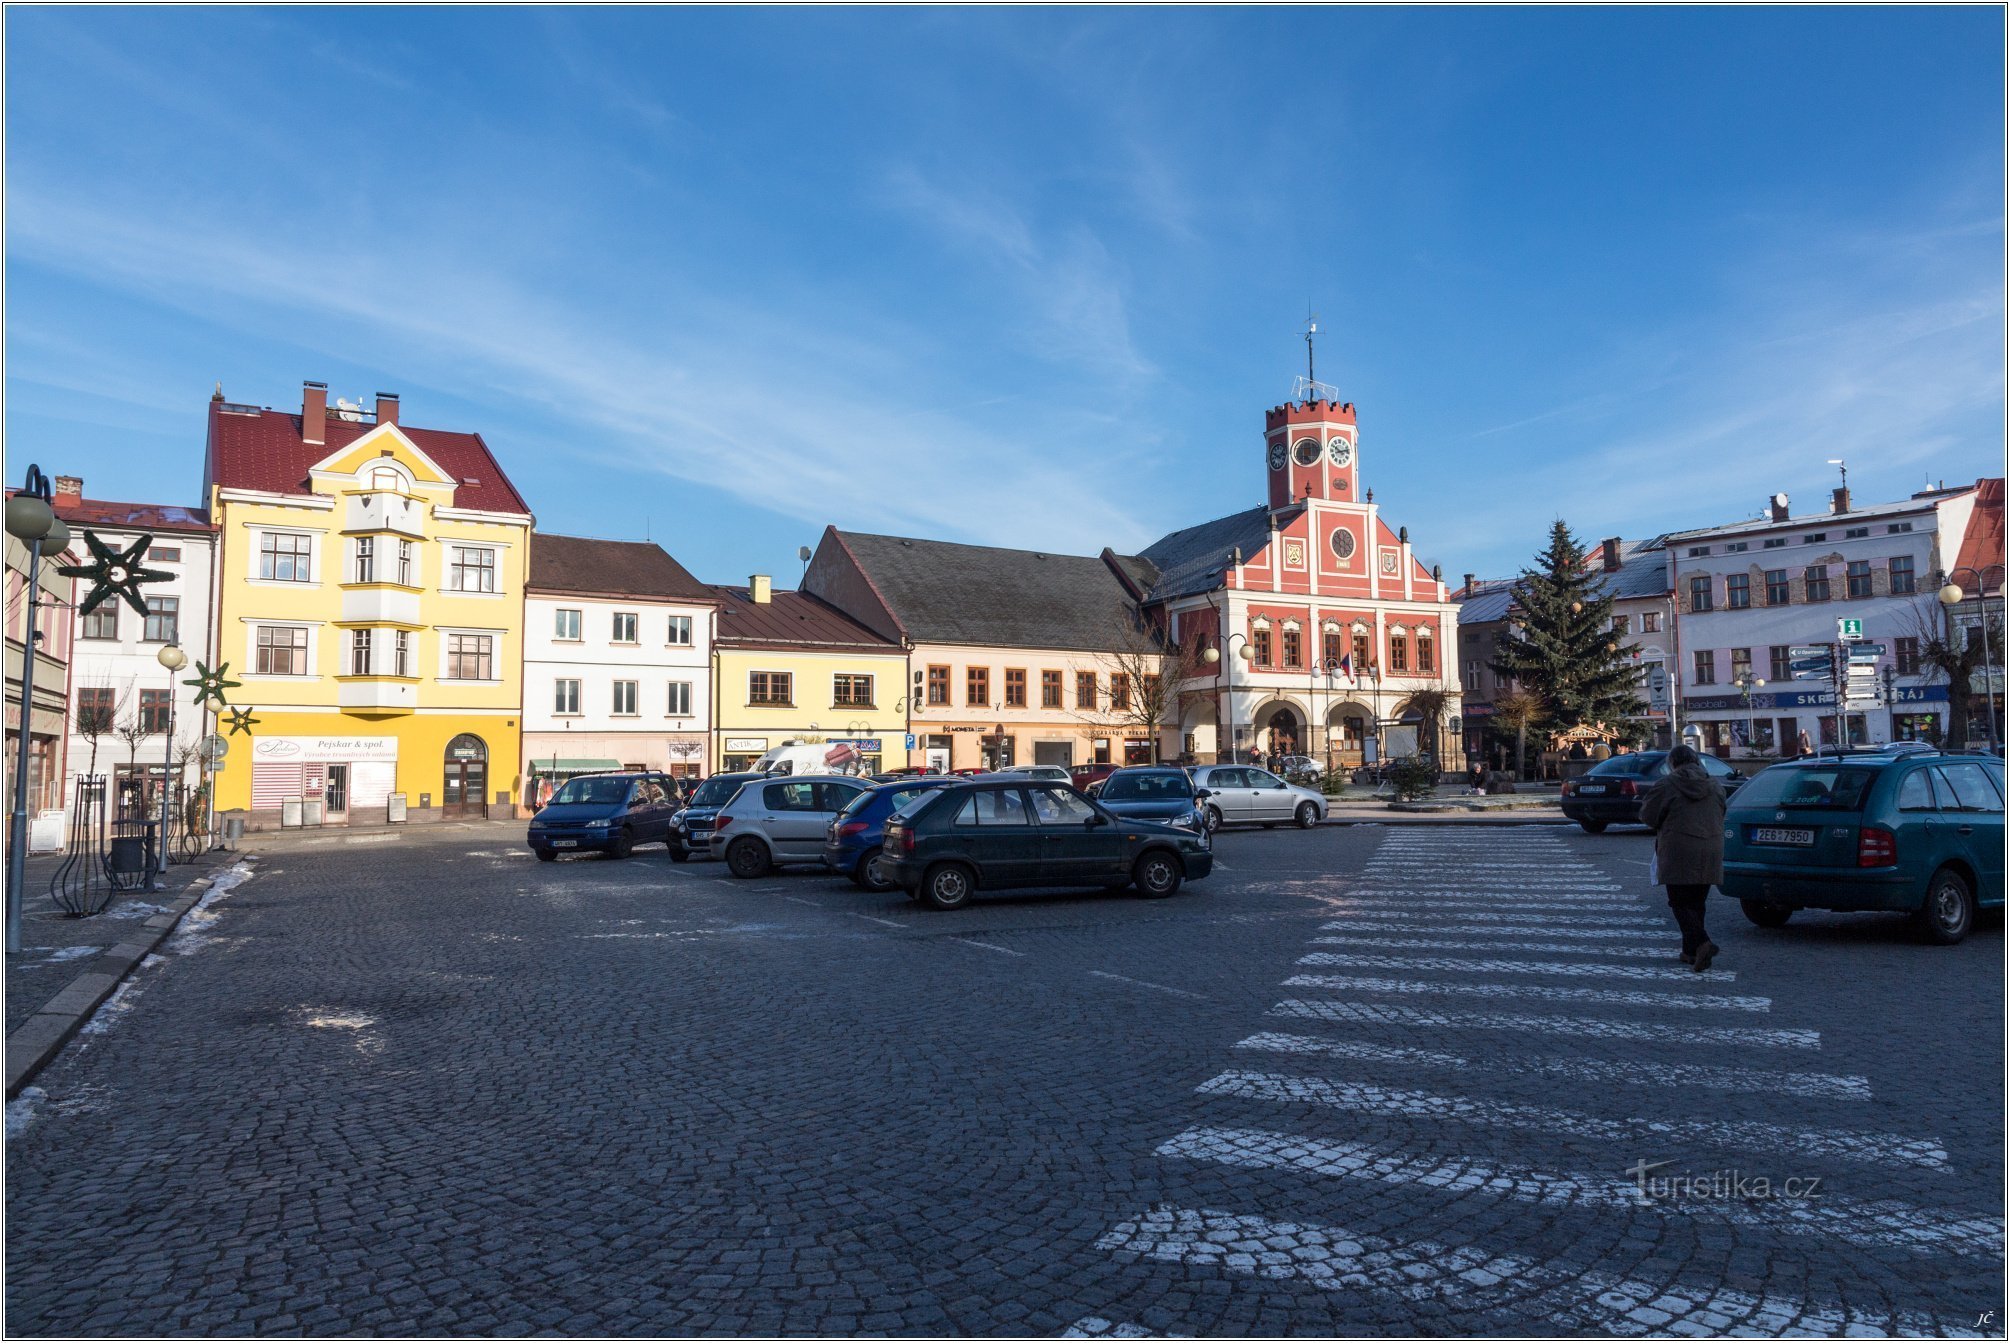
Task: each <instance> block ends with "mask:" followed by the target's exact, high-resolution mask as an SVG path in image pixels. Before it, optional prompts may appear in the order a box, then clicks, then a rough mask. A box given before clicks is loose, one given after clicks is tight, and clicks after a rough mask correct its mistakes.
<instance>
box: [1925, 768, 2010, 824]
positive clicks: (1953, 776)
mask: <svg viewBox="0 0 2010 1343" xmlns="http://www.w3.org/2000/svg"><path fill="white" fill-rule="evenodd" d="M1933 769H1934V783H1935V785H1936V786H1937V788H1938V791H1939V792H1941V793H1942V794H1944V795H1946V796H1950V797H1952V798H1953V799H1954V808H1953V809H1954V810H1956V811H1979V812H1992V813H1995V812H2001V811H2002V810H2003V795H2002V794H2001V793H1999V792H1997V791H1996V782H1995V780H1993V779H1991V778H1990V777H1989V771H1988V770H1986V769H1984V768H1983V767H1982V766H1981V765H1978V764H1976V763H1975V762H1973V761H1970V760H1955V761H1949V762H1948V763H1946V764H1944V765H1935V766H1934V767H1933Z"/></svg>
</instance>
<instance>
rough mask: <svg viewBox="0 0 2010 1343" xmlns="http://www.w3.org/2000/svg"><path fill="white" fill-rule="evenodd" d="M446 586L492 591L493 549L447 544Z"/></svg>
mask: <svg viewBox="0 0 2010 1343" xmlns="http://www.w3.org/2000/svg"><path fill="white" fill-rule="evenodd" d="M447 586H448V587H449V588H451V589H452V590H453V591H455V592H494V591H495V590H496V553H495V551H494V550H493V549H491V548H490V547H488V546H448V547H447ZM630 642H633V640H630Z"/></svg>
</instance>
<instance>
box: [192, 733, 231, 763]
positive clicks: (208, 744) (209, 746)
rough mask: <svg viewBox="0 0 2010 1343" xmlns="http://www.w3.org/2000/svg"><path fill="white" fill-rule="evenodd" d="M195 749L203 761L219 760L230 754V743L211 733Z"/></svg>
mask: <svg viewBox="0 0 2010 1343" xmlns="http://www.w3.org/2000/svg"><path fill="white" fill-rule="evenodd" d="M195 749H196V754H198V755H200V756H201V757H202V758H203V759H204V760H221V759H223V758H224V757H225V756H227V755H229V754H230V743H229V741H227V740H225V739H224V738H222V737H220V736H218V735H217V734H216V733H214V732H212V733H210V734H209V735H208V736H207V737H204V738H203V739H202V742H201V744H200V745H198V746H197V747H196V748H195Z"/></svg>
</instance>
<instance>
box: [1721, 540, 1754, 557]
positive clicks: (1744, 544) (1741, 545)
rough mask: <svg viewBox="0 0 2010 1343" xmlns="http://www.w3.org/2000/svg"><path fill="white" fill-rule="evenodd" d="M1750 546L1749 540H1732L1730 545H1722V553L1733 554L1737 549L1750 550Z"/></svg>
mask: <svg viewBox="0 0 2010 1343" xmlns="http://www.w3.org/2000/svg"><path fill="white" fill-rule="evenodd" d="M1751 548H1752V546H1751V543H1750V542H1749V541H1733V542H1732V543H1731V544H1730V545H1728V546H1725V547H1724V553H1725V554H1726V555H1735V554H1737V553H1738V552H1739V551H1742V550H1750V549H1751Z"/></svg>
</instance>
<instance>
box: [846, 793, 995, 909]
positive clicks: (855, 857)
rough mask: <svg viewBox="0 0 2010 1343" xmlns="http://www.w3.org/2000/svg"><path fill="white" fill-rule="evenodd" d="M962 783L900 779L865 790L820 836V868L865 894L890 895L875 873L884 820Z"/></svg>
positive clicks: (885, 882)
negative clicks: (845, 878)
mask: <svg viewBox="0 0 2010 1343" xmlns="http://www.w3.org/2000/svg"><path fill="white" fill-rule="evenodd" d="M960 782H962V780H960V779H956V778H953V777H950V776H946V775H935V776H931V777H927V778H918V779H903V780H900V781H898V782H895V783H885V784H881V785H880V786H879V787H877V788H868V789H866V790H865V791H864V792H863V793H860V794H859V795H858V796H857V797H855V798H853V799H852V800H851V802H850V803H849V804H848V805H847V806H846V807H845V809H844V810H843V811H841V812H839V813H838V814H837V817H836V819H834V820H833V821H832V822H831V824H830V829H829V830H827V831H825V832H824V866H825V867H827V868H829V869H830V870H831V871H833V872H842V873H843V874H844V875H846V876H848V877H850V878H851V879H852V884H853V885H855V886H863V887H864V888H865V889H866V890H868V891H890V890H892V889H893V883H892V882H890V881H888V880H887V879H886V878H885V877H883V876H881V875H880V872H879V846H880V844H881V843H882V842H883V841H884V840H885V839H886V818H887V817H889V816H891V815H893V813H894V812H895V811H897V810H899V809H900V808H901V807H903V806H905V805H906V804H907V803H909V802H911V801H913V800H914V799H915V798H917V797H920V796H921V795H922V794H923V793H932V792H934V791H935V790H936V789H938V788H946V787H948V786H949V785H950V784H952V783H960Z"/></svg>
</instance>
